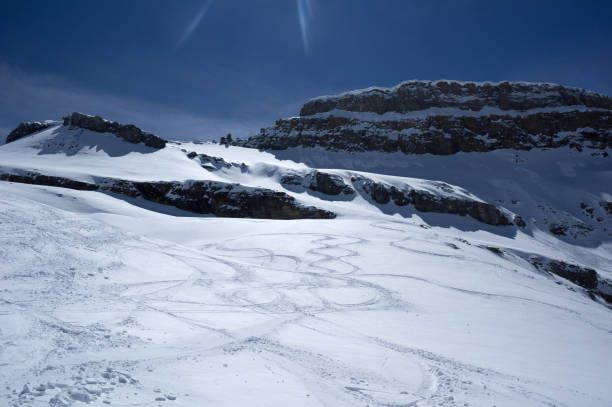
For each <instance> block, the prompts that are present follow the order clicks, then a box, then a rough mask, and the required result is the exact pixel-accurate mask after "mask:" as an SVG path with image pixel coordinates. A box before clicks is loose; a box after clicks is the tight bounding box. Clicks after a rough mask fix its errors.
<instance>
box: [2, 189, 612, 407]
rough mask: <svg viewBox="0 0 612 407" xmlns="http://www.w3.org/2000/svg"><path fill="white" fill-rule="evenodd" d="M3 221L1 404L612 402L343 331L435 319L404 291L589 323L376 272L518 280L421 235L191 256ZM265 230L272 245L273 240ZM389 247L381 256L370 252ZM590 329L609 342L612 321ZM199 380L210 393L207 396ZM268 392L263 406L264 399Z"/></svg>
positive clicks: (366, 227)
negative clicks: (412, 285)
mask: <svg viewBox="0 0 612 407" xmlns="http://www.w3.org/2000/svg"><path fill="white" fill-rule="evenodd" d="M67 199H68V198H67ZM0 205H2V208H3V209H2V211H1V212H0V241H1V242H2V244H1V245H0V254H1V257H2V258H3V259H5V261H4V265H3V266H2V269H3V270H2V280H1V283H2V285H1V287H0V288H1V290H0V318H1V321H3V322H2V324H1V325H0V339H1V341H2V342H1V348H0V384H1V385H2V390H1V391H0V397H2V400H3V401H2V402H1V403H5V402H6V403H7V404H6V405H7V406H39V405H52V406H69V405H80V404H82V403H84V402H89V403H90V404H91V405H106V403H111V405H125V406H128V405H129V406H148V405H157V404H159V405H162V404H163V405H181V406H182V405H185V406H191V405H193V406H200V405H320V406H344V405H346V406H356V405H361V406H434V405H435V406H468V405H469V406H472V405H497V406H503V405H508V406H510V405H533V406H570V405H576V404H574V401H575V400H581V401H582V402H585V401H586V402H587V404H589V405H606V404H607V403H608V402H610V401H611V400H612V398H608V399H601V398H598V396H593V395H591V394H589V393H587V392H582V391H581V390H580V388H570V387H567V386H564V385H559V384H555V380H554V379H553V380H551V381H550V382H543V381H542V380H538V379H530V378H527V377H518V376H516V375H512V374H508V373H503V372H500V371H498V370H495V369H491V368H485V367H479V366H477V365H474V364H472V363H468V362H462V361H459V360H456V359H453V358H451V357H447V356H443V355H442V354H438V353H435V352H432V351H428V350H424V349H422V348H420V347H411V346H409V345H408V344H410V343H411V338H410V337H406V338H405V340H403V341H402V343H398V342H397V340H393V339H392V338H393V337H396V336H394V335H389V334H388V332H380V334H377V335H371V334H370V333H367V332H366V331H365V330H361V329H360V327H359V326H358V325H355V324H351V323H348V322H346V323H344V322H338V321H342V315H345V314H346V315H354V314H363V318H364V320H363V321H364V324H366V325H367V324H368V323H369V322H368V321H370V320H369V319H368V318H372V317H371V316H370V315H378V314H380V315H382V314H383V313H386V312H393V313H399V314H406V315H413V314H416V313H421V312H423V309H422V307H421V306H420V305H418V304H415V303H413V302H412V301H411V300H410V296H409V295H408V294H406V293H403V292H402V287H403V286H402V284H403V283H401V281H405V280H414V281H418V282H419V283H423V284H425V285H428V286H434V287H435V289H436V290H443V291H445V292H453V293H454V294H453V295H458V296H462V298H463V297H474V296H476V297H478V299H477V300H478V301H488V302H495V303H496V304H501V305H499V306H503V302H508V301H511V302H521V303H523V304H526V305H525V306H527V307H531V308H530V309H539V308H544V309H552V311H551V312H561V313H564V314H569V315H570V316H571V318H575V319H581V318H585V315H583V314H582V312H581V311H577V310H576V309H575V308H572V306H573V305H572V304H571V303H570V305H569V307H566V306H559V305H557V304H553V303H549V302H547V301H543V300H536V299H534V298H526V297H520V296H515V295H510V294H501V293H495V292H487V291H478V290H468V289H464V288H461V287H457V286H452V285H449V284H446V283H444V282H443V281H441V280H440V281H438V280H437V278H436V276H435V275H432V276H431V277H430V278H424V277H422V276H421V275H412V274H411V273H409V272H406V271H400V272H398V273H386V272H382V271H381V272H379V271H378V270H375V269H374V268H376V267H377V262H370V263H368V262H364V257H365V256H366V255H364V254H362V253H363V252H364V251H370V250H379V251H380V256H385V257H395V258H404V257H405V259H406V261H407V262H408V261H410V259H411V258H412V257H410V256H415V255H417V256H425V257H432V258H440V261H447V260H451V261H455V262H462V263H473V264H479V265H480V267H485V268H487V267H488V268H489V269H491V270H495V271H494V272H498V273H499V272H505V273H511V272H513V271H515V270H513V269H512V268H509V267H508V265H507V264H506V263H504V264H506V265H500V264H499V263H494V262H491V261H488V260H486V258H484V254H486V250H484V249H478V248H473V249H474V250H482V253H484V254H478V255H475V254H474V252H473V251H471V252H469V253H467V252H466V253H463V251H462V250H458V249H457V246H456V244H457V240H456V239H455V238H453V237H451V236H443V235H439V234H437V233H438V232H436V231H434V230H430V229H423V228H422V227H420V226H419V225H418V224H413V223H410V222H401V223H398V224H394V223H392V222H383V221H381V222H375V223H371V222H362V223H361V226H360V228H361V229H363V232H362V233H360V234H357V233H353V232H350V233H340V232H337V233H328V232H325V231H321V232H317V233H313V232H299V231H295V232H294V231H291V232H288V231H284V232H262V233H248V234H245V235H242V236H240V237H231V238H224V239H214V238H213V239H210V240H211V241H213V243H204V244H197V245H187V244H179V243H174V242H172V241H170V240H168V241H164V240H162V239H152V238H149V237H145V236H140V235H138V234H137V233H132V232H130V231H129V226H128V227H126V228H125V229H124V230H122V229H119V228H117V227H116V226H111V225H109V224H105V223H104V222H102V221H100V220H96V219H94V218H89V217H87V216H85V215H82V214H75V213H69V212H66V211H62V210H59V209H55V208H53V207H51V206H47V205H44V204H41V203H38V202H35V201H33V200H32V201H27V200H25V199H23V198H21V199H19V200H18V199H16V198H15V197H11V196H10V195H9V196H8V197H7V196H3V197H0ZM200 221H202V225H203V227H205V225H206V220H205V219H200ZM233 222H241V221H240V220H234V221H233ZM325 222H332V221H325ZM321 224H323V223H321ZM330 224H331V223H330ZM258 225H261V226H260V227H258V228H259V229H261V230H262V231H265V225H266V223H265V222H261V223H259V224H258ZM332 225H333V224H332ZM397 225H400V228H394V227H393V226H397ZM332 227H333V226H332ZM255 228H257V227H255ZM291 228H292V226H291V224H290V225H289V227H286V228H285V229H288V230H291ZM298 228H299V227H298ZM327 228H328V227H325V228H323V229H327ZM374 230H377V231H378V233H377V234H376V241H374V240H373V239H371V238H367V239H366V238H365V237H364V236H368V237H369V234H370V233H371V232H372V231H374ZM407 231H409V232H410V235H409V236H405V235H404V236H402V234H404V233H406V232H407ZM213 233H214V232H213ZM444 241H446V243H441V242H444ZM453 241H454V242H455V243H453ZM453 245H454V247H453ZM428 246H429V247H430V249H429V250H427V249H426V247H428ZM455 253H456V254H455ZM479 253H480V252H479ZM402 256H403V257H402ZM479 257H482V258H479ZM140 263H142V265H141V264H140ZM155 267H164V270H165V272H164V273H163V275H156V274H154V273H151V272H150V271H151V270H150V268H155ZM523 272H524V273H526V272H525V271H523ZM516 278H517V279H518V278H520V277H516ZM388 280H393V281H394V282H389V281H388ZM395 282H396V283H395ZM396 284H397V286H396ZM432 295H436V294H435V293H432ZM583 303H584V304H587V305H588V306H589V307H596V306H597V305H595V304H594V303H593V304H590V303H588V300H585V301H584V302H583ZM374 318H375V317H374ZM608 322H609V319H608ZM609 325H610V324H608V326H609ZM591 326H593V327H594V328H597V330H599V331H603V332H604V333H606V334H608V335H609V328H608V331H606V328H605V321H604V323H602V324H601V327H597V326H596V325H595V324H593V323H591ZM391 329H392V327H391ZM608 338H609V336H608ZM328 345H329V346H328ZM234 365H235V366H234ZM232 369H236V371H235V372H234V370H232ZM230 371H231V372H233V373H234V374H235V376H231V375H230V374H229V373H228V372H230ZM398 372H399V374H398ZM241 374H245V375H246V377H242V376H240V375H241ZM239 376H240V379H237V377H239ZM257 376H261V378H258V377H257ZM201 377H206V380H203V379H201ZM217 378H218V379H217ZM247 379H248V380H251V381H254V382H255V384H253V386H254V387H251V385H250V384H248V383H247ZM198 380H203V383H202V384H201V386H194V383H198V384H200V382H199V381H198ZM274 380H277V382H276V383H275V382H274ZM24 386H27V387H26V388H24ZM255 388H261V389H262V390H261V391H262V393H261V394H251V391H252V389H255ZM20 393H21V394H20ZM240 393H243V394H242V395H240ZM276 393H278V394H276ZM223 395H225V396H223ZM260 397H261V398H260ZM266 397H267V398H266ZM171 403H174V404H171Z"/></svg>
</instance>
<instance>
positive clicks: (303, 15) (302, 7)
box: [296, 0, 312, 54]
mask: <svg viewBox="0 0 612 407" xmlns="http://www.w3.org/2000/svg"><path fill="white" fill-rule="evenodd" d="M296 1H297V9H298V20H299V23H300V31H301V33H302V44H303V45H304V52H306V54H309V53H310V20H311V19H312V3H311V0H296Z"/></svg>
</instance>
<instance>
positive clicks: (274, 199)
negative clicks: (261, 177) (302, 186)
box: [0, 171, 335, 219]
mask: <svg viewBox="0 0 612 407" xmlns="http://www.w3.org/2000/svg"><path fill="white" fill-rule="evenodd" d="M0 180H3V181H11V182H19V183H25V184H35V185H48V186H57V187H62V188H69V189H77V190H87V191H107V192H112V193H116V194H121V195H125V196H128V197H142V198H144V199H146V200H148V201H152V202H156V203H160V204H164V205H171V206H174V207H176V208H179V209H183V210H186V211H190V212H194V213H201V214H214V215H217V216H224V217H235V218H245V217H246V218H264V219H331V218H334V217H335V214H334V213H332V212H329V211H326V210H323V209H319V208H315V207H312V206H303V205H300V204H299V203H298V202H297V201H296V200H295V199H294V198H293V197H291V196H289V195H287V194H285V193H284V192H277V191H272V190H269V189H265V188H253V187H244V186H241V185H238V184H229V183H224V182H215V181H185V182H178V181H174V182H165V181H151V182H136V181H129V180H121V179H113V178H102V179H98V180H97V182H96V183H95V184H94V183H87V182H81V181H75V180H71V179H68V178H63V177H55V176H47V175H42V174H39V173H37V172H33V171H20V172H18V173H2V174H0Z"/></svg>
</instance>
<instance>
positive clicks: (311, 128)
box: [241, 81, 612, 155]
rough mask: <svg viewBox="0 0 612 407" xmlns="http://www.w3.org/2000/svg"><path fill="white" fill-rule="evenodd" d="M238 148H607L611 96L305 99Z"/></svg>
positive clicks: (549, 92)
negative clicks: (292, 114) (287, 115)
mask: <svg viewBox="0 0 612 407" xmlns="http://www.w3.org/2000/svg"><path fill="white" fill-rule="evenodd" d="M300 115H301V116H300V117H295V118H290V119H285V120H278V121H277V122H276V125H275V126H273V127H269V128H266V129H262V130H261V132H260V133H259V134H258V135H256V136H254V137H251V138H249V139H248V140H247V141H246V142H243V143H241V144H242V145H245V146H249V147H256V148H259V149H270V150H282V149H286V148H291V147H322V148H325V149H327V150H343V151H385V152H394V151H399V152H403V153H407V154H427V153H429V154H436V155H444V154H454V153H457V152H461V151H463V152H477V151H480V152H483V151H491V150H496V149H516V150H530V149H533V148H558V147H564V146H569V147H573V148H576V149H582V148H593V149H604V148H607V147H612V99H610V98H609V97H606V96H603V95H599V94H597V93H593V92H588V91H585V90H581V89H573V88H565V87H562V86H559V85H551V84H528V83H510V82H502V83H499V84H491V83H461V82H449V81H438V82H419V81H410V82H405V83H402V84H400V85H398V86H396V87H394V88H388V89H379V88H371V89H365V90H362V91H354V92H348V93H343V94H340V95H337V96H326V97H321V98H317V99H313V100H311V101H309V102H307V103H306V104H305V105H304V107H303V108H302V109H301V112H300Z"/></svg>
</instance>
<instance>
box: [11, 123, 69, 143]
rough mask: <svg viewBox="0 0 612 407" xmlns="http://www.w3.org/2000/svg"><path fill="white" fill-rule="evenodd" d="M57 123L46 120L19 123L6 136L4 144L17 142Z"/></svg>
mask: <svg viewBox="0 0 612 407" xmlns="http://www.w3.org/2000/svg"><path fill="white" fill-rule="evenodd" d="M54 124H57V122H54V121H52V120H47V121H44V122H23V123H19V126H17V127H16V128H15V130H13V131H11V132H10V133H9V135H8V136H6V143H10V142H12V141H15V140H19V139H20V138H23V137H25V136H29V135H30V134H34V133H37V132H39V131H41V130H44V129H47V128H49V127H51V126H53V125H54Z"/></svg>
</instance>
